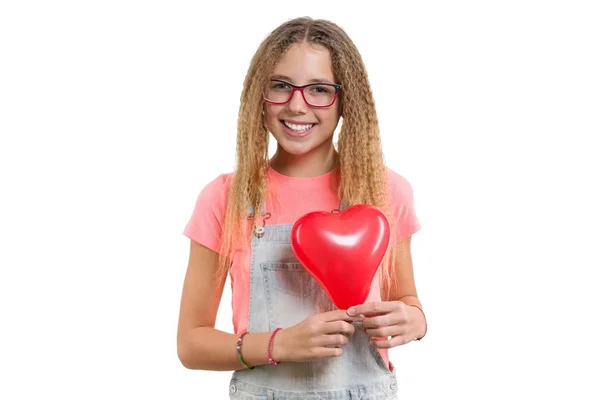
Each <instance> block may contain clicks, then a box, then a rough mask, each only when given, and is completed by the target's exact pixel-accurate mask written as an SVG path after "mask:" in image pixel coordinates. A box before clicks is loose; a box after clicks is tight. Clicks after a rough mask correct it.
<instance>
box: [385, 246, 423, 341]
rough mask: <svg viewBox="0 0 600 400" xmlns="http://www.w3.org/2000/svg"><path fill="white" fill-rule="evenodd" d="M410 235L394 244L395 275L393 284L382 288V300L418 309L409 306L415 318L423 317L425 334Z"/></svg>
mask: <svg viewBox="0 0 600 400" xmlns="http://www.w3.org/2000/svg"><path fill="white" fill-rule="evenodd" d="M411 240H412V236H409V237H408V238H406V239H404V240H402V241H401V242H400V243H398V244H397V245H396V249H395V250H396V260H395V263H394V274H395V277H396V280H395V284H393V285H391V286H385V285H384V287H383V288H382V289H383V290H382V297H383V300H384V301H397V300H399V301H401V302H403V303H404V304H406V305H409V306H414V307H416V308H418V309H419V310H420V311H419V310H415V309H414V307H411V312H412V313H413V314H414V316H415V318H423V323H422V326H423V328H422V329H423V332H422V335H421V336H423V335H425V330H426V325H425V324H426V322H425V320H424V316H425V315H424V311H423V306H422V305H421V301H420V300H419V298H418V296H417V288H416V284H415V278H414V271H413V262H412V253H411ZM421 314H423V315H421Z"/></svg>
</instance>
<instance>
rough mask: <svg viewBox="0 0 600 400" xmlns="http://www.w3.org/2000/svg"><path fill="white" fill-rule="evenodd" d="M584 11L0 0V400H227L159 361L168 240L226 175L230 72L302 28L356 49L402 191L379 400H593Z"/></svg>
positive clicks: (593, 102) (586, 7)
mask: <svg viewBox="0 0 600 400" xmlns="http://www.w3.org/2000/svg"><path fill="white" fill-rule="evenodd" d="M593 3H595V2H593V1H588V2H584V1H524V0H519V1H502V2H500V1H497V2H491V1H485V2H484V1H453V2H449V1H419V2H401V3H396V4H394V5H393V6H392V3H391V2H390V3H386V5H381V4H382V3H381V2H364V1H360V2H352V1H338V2H333V1H328V2H326V1H315V2H312V1H301V2H284V1H270V2H266V1H265V2H245V3H243V4H241V3H240V4H239V5H234V4H233V3H230V2H224V1H223V2H216V3H214V4H213V3H206V4H205V5H201V2H194V1H187V2H183V1H162V2H161V1H125V0H121V1H103V2H100V1H96V2H92V1H70V2H69V1H53V2H49V1H48V2H42V1H38V2H33V1H16V0H15V1H3V2H2V3H1V4H2V5H0V133H1V142H0V177H1V181H0V182H1V185H2V187H1V193H2V194H1V196H0V202H1V207H0V267H1V273H0V274H1V275H0V310H1V314H0V318H1V321H2V328H1V329H0V338H1V339H0V368H1V369H2V371H1V375H0V376H1V378H0V380H1V382H2V383H1V384H0V398H2V399H34V398H57V399H58V398H60V399H147V398H163V399H226V398H227V395H228V381H229V377H230V373H228V372H206V371H191V370H187V369H185V368H184V367H183V366H182V365H181V364H180V363H179V361H178V359H177V354H176V340H175V339H176V336H175V335H176V328H177V318H178V311H179V301H180V295H181V288H182V283H183V277H184V274H185V268H186V266H187V256H188V253H187V252H188V245H189V244H188V240H187V238H185V237H184V236H183V234H182V231H183V228H184V226H185V224H186V222H187V220H188V218H189V216H190V215H191V212H192V209H193V205H194V203H195V200H196V196H197V195H198V193H199V191H200V190H201V188H202V187H203V186H204V185H205V184H206V183H207V182H208V181H210V180H212V179H213V178H214V177H216V176H217V175H218V174H220V173H224V172H229V171H231V169H232V168H233V165H234V143H235V134H236V123H237V121H236V117H237V108H238V105H239V95H240V91H241V88H242V82H243V79H244V76H245V74H246V69H247V67H248V64H249V62H250V58H251V57H252V55H253V53H254V51H255V50H256V48H257V47H258V44H259V42H260V41H261V40H262V39H263V38H264V36H265V35H266V34H268V32H269V31H270V30H272V29H273V28H275V27H276V26H277V25H278V24H279V23H281V22H283V21H285V20H286V19H288V18H292V17H296V16H303V15H310V16H313V17H316V18H328V19H331V20H333V21H335V22H337V23H338V24H340V25H341V26H342V27H343V28H344V29H346V30H347V32H348V33H349V34H350V36H351V37H352V38H353V40H354V41H355V43H356V45H357V46H358V48H359V50H360V51H361V53H362V55H363V58H364V61H365V63H366V66H367V68H368V72H369V76H370V79H371V83H372V87H373V90H374V93H375V97H376V102H377V108H378V113H379V118H380V121H381V133H382V137H383V143H384V146H385V147H384V149H385V155H386V159H387V162H388V165H389V166H390V167H391V168H393V169H395V170H396V171H397V172H399V173H400V174H402V175H404V176H405V177H406V178H407V179H408V180H409V181H410V182H411V184H412V185H413V189H414V191H415V201H416V211H417V215H418V217H419V219H420V221H421V223H422V226H423V229H422V230H421V231H420V232H419V233H418V234H416V235H415V236H414V239H413V243H414V249H413V252H414V256H413V258H414V264H415V275H416V279H417V285H418V289H419V295H420V297H421V299H422V302H423V304H424V306H425V308H426V311H427V315H428V319H429V333H428V335H427V337H426V340H423V341H422V342H420V343H411V344H409V345H406V346H403V347H400V348H396V349H394V350H392V353H391V358H392V361H393V362H394V363H395V364H396V366H397V368H398V375H399V379H400V385H399V388H400V391H401V395H400V398H402V399H434V398H461V399H484V398H485V399H507V398H511V399H541V398H565V399H566V398H577V399H598V398H600V391H599V389H598V386H597V383H594V380H596V379H597V378H598V374H599V369H600V368H599V367H598V359H599V357H600V352H599V346H598V344H597V340H598V339H597V338H598V335H599V333H600V332H599V330H598V328H597V327H596V325H597V322H598V315H599V313H598V310H597V308H598V305H599V303H600V301H599V298H598V295H597V293H596V286H597V284H598V278H597V276H598V274H597V272H598V269H599V267H600V256H599V255H598V251H599V248H600V246H599V244H598V243H599V239H600V237H599V236H600V235H599V234H598V229H599V228H598V227H599V226H600V213H599V211H598V207H599V205H600V196H599V194H598V187H599V182H600V179H599V177H598V171H600V165H599V164H600V163H599V161H598V158H599V156H598V154H599V150H600V148H599V147H598V144H597V143H598V138H599V134H600V116H599V114H600V96H599V93H600V78H599V76H600V74H599V72H598V71H600V55H599V49H600V39H599V38H600V28H599V26H600V25H599V24H598V21H599V20H600V14H599V13H598V9H597V6H596V4H593ZM392 7H393V8H392ZM230 298H231V296H230V292H229V291H226V292H225V294H224V297H223V303H222V307H221V308H220V310H219V315H218V328H220V329H223V330H227V331H231V329H232V324H231V311H230Z"/></svg>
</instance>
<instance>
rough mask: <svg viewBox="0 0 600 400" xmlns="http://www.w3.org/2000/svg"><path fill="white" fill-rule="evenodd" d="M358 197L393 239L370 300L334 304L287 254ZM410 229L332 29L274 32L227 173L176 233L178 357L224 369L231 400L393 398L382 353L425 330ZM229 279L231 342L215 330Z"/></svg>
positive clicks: (360, 76) (364, 97)
mask: <svg viewBox="0 0 600 400" xmlns="http://www.w3.org/2000/svg"><path fill="white" fill-rule="evenodd" d="M340 118H342V119H343V123H342V127H341V131H340V134H339V146H338V148H337V149H336V147H335V146H334V144H333V135H334V131H335V129H336V127H337V125H338V122H339V120H340ZM269 132H270V133H271V134H272V135H273V137H274V138H275V140H276V141H277V151H276V152H275V154H274V155H273V157H272V158H270V159H269V158H268V140H269ZM359 203H362V204H371V205H374V206H376V207H379V208H380V209H381V210H383V211H384V212H386V213H387V215H388V218H389V220H390V223H391V225H392V228H393V229H392V242H391V243H390V247H389V248H390V251H389V252H388V254H387V255H386V258H385V259H384V262H383V263H382V266H381V267H380V269H379V271H378V274H377V279H374V280H373V283H372V285H371V292H370V294H369V297H368V299H367V301H366V302H365V303H364V304H362V305H357V306H356V307H351V308H350V309H349V310H339V309H336V307H335V306H334V305H333V304H332V302H331V300H330V299H329V298H328V296H327V295H326V294H325V292H324V290H323V289H322V288H321V287H320V286H319V284H318V283H317V282H316V281H315V280H314V279H313V278H312V277H311V276H310V275H309V274H308V272H306V271H305V270H304V269H303V267H302V265H301V264H300V263H299V262H298V260H297V259H296V258H295V256H294V253H293V250H292V248H291V244H290V232H291V228H292V225H293V223H294V222H295V221H296V220H297V219H298V218H300V217H301V216H302V215H304V214H306V213H308V212H311V211H316V210H319V211H331V210H333V209H339V208H340V207H349V206H351V205H354V204H359ZM419 229H420V224H419V221H418V220H417V217H416V215H415V212H414V206H413V193H412V190H411V186H410V184H409V182H408V181H407V180H406V179H405V178H403V177H402V176H401V175H399V174H397V173H395V172H393V171H391V170H390V169H388V168H387V167H385V165H384V162H383V156H382V151H381V146H380V137H379V131H378V122H377V115H376V112H375V106H374V100H373V96H372V93H371V89H370V86H369V82H368V78H367V73H366V70H365V66H364V65H363V62H362V59H361V56H360V54H359V52H358V50H357V49H356V47H355V45H354V44H353V42H352V41H351V40H350V38H349V37H348V36H347V34H346V33H345V32H344V31H343V30H342V29H341V28H340V27H338V26H337V25H335V24H333V23H331V22H329V21H325V20H313V19H310V18H298V19H294V20H291V21H288V22H286V23H284V24H282V25H281V26H279V27H278V28H277V29H275V30H274V31H273V32H271V34H270V35H269V36H268V37H267V38H266V39H265V40H264V41H263V42H262V44H261V45H260V47H259V49H258V51H257V52H256V54H255V56H254V58H253V59H252V61H251V64H250V68H249V70H248V74H247V76H246V79H245V82H244V88H243V91H242V96H241V105H240V110H239V120H238V135H237V168H236V171H235V172H234V173H231V174H224V175H221V176H219V177H218V178H216V179H215V180H213V181H212V182H210V183H209V184H208V185H207V186H206V187H204V189H203V190H202V191H201V193H200V195H199V196H198V199H197V202H196V205H195V209H194V211H193V214H192V216H191V218H190V220H189V222H188V224H187V226H186V228H185V231H184V233H185V235H186V236H187V237H189V238H190V239H191V241H190V255H189V265H188V269H187V272H186V276H185V282H184V285H183V293H182V299H181V309H180V316H179V325H178V334H177V351H178V356H179V359H180V360H181V362H182V364H183V365H184V366H185V367H187V368H190V369H204V370H223V371H225V370H226V371H234V372H233V376H232V379H231V384H230V387H229V393H230V398H231V399H317V398H318V399H336V400H338V399H340V400H341V399H381V400H384V399H395V398H396V392H397V387H396V375H395V370H394V368H393V366H392V365H391V363H390V362H389V359H388V349H389V348H391V347H395V346H399V345H403V344H406V343H408V342H409V341H411V340H415V339H420V338H421V337H423V336H424V335H425V332H426V321H425V315H424V314H423V312H422V307H421V304H420V302H419V300H418V298H417V292H416V289H415V283H414V278H413V269H412V260H411V252H410V242H411V236H412V234H413V233H415V232H416V231H418V230H419ZM228 274H229V276H230V278H231V285H232V306H233V324H234V331H235V334H229V333H225V332H221V331H218V330H216V329H214V324H215V319H216V314H217V308H218V305H219V302H220V299H221V294H222V290H223V286H224V282H225V279H226V277H227V276H228Z"/></svg>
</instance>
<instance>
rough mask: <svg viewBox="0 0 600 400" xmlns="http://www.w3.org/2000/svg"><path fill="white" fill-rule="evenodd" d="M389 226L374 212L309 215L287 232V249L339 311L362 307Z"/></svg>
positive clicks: (366, 208)
mask: <svg viewBox="0 0 600 400" xmlns="http://www.w3.org/2000/svg"><path fill="white" fill-rule="evenodd" d="M389 238H390V225H389V221H388V220H387V218H386V216H385V214H383V213H382V212H381V211H380V210H379V209H377V208H376V207H373V206H370V205H366V204H358V205H355V206H352V207H349V208H347V209H345V210H344V211H341V212H331V213H328V212H323V211H317V212H311V213H308V214H306V215H304V216H302V217H301V218H300V219H299V220H298V221H296V223H295V224H294V226H293V228H292V238H291V239H292V248H293V250H294V253H295V254H296V257H297V258H298V260H299V261H300V263H302V265H303V266H304V267H305V268H306V270H307V271H308V272H309V273H310V274H311V275H312V276H313V277H314V278H315V279H316V280H317V281H318V282H319V284H320V285H321V286H322V287H323V289H325V291H326V292H327V294H328V295H329V297H330V298H331V300H332V301H333V303H334V304H335V305H336V306H337V307H338V308H340V309H343V310H345V309H348V308H349V307H351V306H354V305H357V304H362V303H364V302H365V300H366V299H367V297H368V295H369V291H370V287H371V282H372V281H373V278H374V276H375V273H376V272H377V268H378V267H379V265H380V264H381V261H382V260H383V257H384V255H385V252H386V250H387V247H388V245H389Z"/></svg>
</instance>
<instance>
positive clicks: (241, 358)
mask: <svg viewBox="0 0 600 400" xmlns="http://www.w3.org/2000/svg"><path fill="white" fill-rule="evenodd" d="M247 334H248V332H244V333H242V334H241V335H240V337H239V339H238V341H237V346H236V348H237V356H238V360H240V363H241V364H242V365H243V366H244V368H246V369H254V367H250V366H248V365H247V364H246V363H245V362H244V358H243V357H242V340H244V336H246V335H247Z"/></svg>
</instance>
